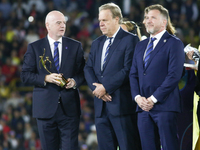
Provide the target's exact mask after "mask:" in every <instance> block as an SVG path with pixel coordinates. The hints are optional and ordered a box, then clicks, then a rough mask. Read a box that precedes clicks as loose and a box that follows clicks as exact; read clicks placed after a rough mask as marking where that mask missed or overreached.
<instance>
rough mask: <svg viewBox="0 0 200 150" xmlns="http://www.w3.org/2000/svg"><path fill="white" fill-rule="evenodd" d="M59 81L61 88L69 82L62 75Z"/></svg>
mask: <svg viewBox="0 0 200 150" xmlns="http://www.w3.org/2000/svg"><path fill="white" fill-rule="evenodd" d="M59 81H60V86H61V87H62V88H64V87H65V86H66V85H67V83H69V81H68V80H67V79H66V78H65V77H64V76H62V79H61V80H59Z"/></svg>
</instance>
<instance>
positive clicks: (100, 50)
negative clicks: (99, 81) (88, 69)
mask: <svg viewBox="0 0 200 150" xmlns="http://www.w3.org/2000/svg"><path fill="white" fill-rule="evenodd" d="M105 41H106V36H104V37H103V38H102V39H101V41H100V42H99V44H98V48H97V49H98V50H97V53H96V56H97V57H96V58H97V62H99V64H98V68H99V71H100V72H101V59H102V51H103V45H104V43H105Z"/></svg>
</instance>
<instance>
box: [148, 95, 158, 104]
mask: <svg viewBox="0 0 200 150" xmlns="http://www.w3.org/2000/svg"><path fill="white" fill-rule="evenodd" d="M150 98H151V100H152V101H153V102H154V103H157V102H158V100H157V99H156V98H155V97H154V96H153V95H151V97H150Z"/></svg>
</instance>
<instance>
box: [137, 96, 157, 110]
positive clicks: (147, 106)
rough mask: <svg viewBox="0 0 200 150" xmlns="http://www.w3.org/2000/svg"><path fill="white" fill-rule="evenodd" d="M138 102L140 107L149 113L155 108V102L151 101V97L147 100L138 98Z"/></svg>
mask: <svg viewBox="0 0 200 150" xmlns="http://www.w3.org/2000/svg"><path fill="white" fill-rule="evenodd" d="M136 102H137V104H138V106H139V107H140V108H141V109H142V110H144V111H149V110H151V109H152V108H153V106H154V102H153V101H152V100H151V98H150V97H149V98H147V99H146V98H145V97H138V98H137V99H136Z"/></svg>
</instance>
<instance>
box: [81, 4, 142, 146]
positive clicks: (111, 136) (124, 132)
mask: <svg viewBox="0 0 200 150" xmlns="http://www.w3.org/2000/svg"><path fill="white" fill-rule="evenodd" d="M121 22H122V15H121V10H120V8H119V7H118V6H117V5H115V4H114V3H108V4H105V5H102V6H101V7H100V8H99V25H100V29H101V31H102V33H103V36H101V37H99V38H97V39H96V40H94V42H93V43H92V47H91V51H90V55H89V58H88V61H87V63H86V66H85V68H84V72H85V78H86V81H87V83H88V85H89V87H90V88H91V89H92V91H93V94H94V95H95V98H94V106H95V125H96V130H97V139H98V146H99V149H100V150H116V149H117V145H119V147H120V149H121V150H135V149H137V145H140V140H139V136H137V125H136V119H134V112H135V106H134V105H133V102H132V99H131V92H130V84H129V71H130V67H131V62H132V57H133V52H134V49H135V45H136V43H137V42H138V41H139V39H138V37H137V36H136V35H133V34H131V33H128V32H126V31H124V30H123V29H121V28H120V23H121ZM134 125H135V126H134Z"/></svg>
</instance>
